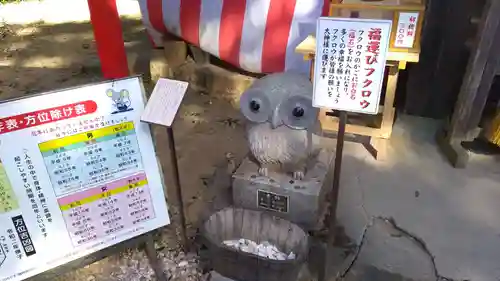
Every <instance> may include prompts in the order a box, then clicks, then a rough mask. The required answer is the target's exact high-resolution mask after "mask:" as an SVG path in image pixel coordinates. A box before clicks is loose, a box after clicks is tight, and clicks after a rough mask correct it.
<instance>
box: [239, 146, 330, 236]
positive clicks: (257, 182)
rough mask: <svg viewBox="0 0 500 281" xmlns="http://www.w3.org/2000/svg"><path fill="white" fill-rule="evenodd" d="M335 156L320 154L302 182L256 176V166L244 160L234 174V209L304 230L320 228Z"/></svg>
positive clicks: (286, 177)
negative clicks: (270, 216)
mask: <svg viewBox="0 0 500 281" xmlns="http://www.w3.org/2000/svg"><path fill="white" fill-rule="evenodd" d="M333 158H334V152H332V151H329V150H326V149H324V150H322V151H321V152H320V153H319V155H318V157H317V159H315V161H313V163H311V165H310V168H309V169H308V171H307V173H306V175H305V178H304V179H303V180H299V181H297V180H294V179H293V177H292V175H291V174H285V173H281V172H274V171H269V175H268V176H267V177H263V176H259V174H258V172H257V170H258V166H257V164H256V163H254V162H253V161H251V160H250V159H248V158H246V159H244V160H243V162H242V164H241V166H240V167H239V168H238V169H237V170H236V172H235V173H234V174H233V202H234V205H235V206H236V207H241V208H246V209H253V210H261V211H262V210H264V211H267V212H270V213H272V214H273V215H275V216H279V217H282V218H285V219H287V220H289V221H291V222H294V223H296V224H298V225H300V226H301V227H303V228H304V229H306V230H317V229H319V228H321V226H322V221H323V219H324V214H325V207H326V201H327V195H328V193H329V191H330V190H331V187H332V169H331V166H332V165H333V163H332V162H333Z"/></svg>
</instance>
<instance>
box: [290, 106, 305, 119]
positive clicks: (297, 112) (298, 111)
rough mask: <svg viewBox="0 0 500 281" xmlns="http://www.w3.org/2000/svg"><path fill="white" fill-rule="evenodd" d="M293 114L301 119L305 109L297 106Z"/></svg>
mask: <svg viewBox="0 0 500 281" xmlns="http://www.w3.org/2000/svg"><path fill="white" fill-rule="evenodd" d="M292 114H293V116H295V117H297V118H300V117H302V116H304V109H303V108H302V107H300V106H297V107H295V108H294V109H293V111H292Z"/></svg>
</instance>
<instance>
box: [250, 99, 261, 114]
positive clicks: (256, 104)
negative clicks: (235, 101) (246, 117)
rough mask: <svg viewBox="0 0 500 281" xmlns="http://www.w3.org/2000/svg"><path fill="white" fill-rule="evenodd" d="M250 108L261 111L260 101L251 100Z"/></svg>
mask: <svg viewBox="0 0 500 281" xmlns="http://www.w3.org/2000/svg"><path fill="white" fill-rule="evenodd" d="M250 110H251V111H252V112H259V110H260V104H259V102H258V101H255V100H253V101H251V102H250Z"/></svg>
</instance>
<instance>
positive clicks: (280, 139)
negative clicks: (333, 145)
mask: <svg viewBox="0 0 500 281" xmlns="http://www.w3.org/2000/svg"><path fill="white" fill-rule="evenodd" d="M312 93H313V86H312V83H311V82H310V81H309V79H308V77H307V76H303V75H299V74H292V73H277V74H271V75H268V76H265V77H264V78H261V79H259V80H257V81H255V82H254V84H253V85H252V86H251V87H250V88H249V89H248V90H246V91H245V92H244V93H243V95H242V96H241V99H240V109H241V112H242V113H243V115H244V116H245V118H246V119H248V121H249V122H248V123H249V124H248V127H247V140H248V144H249V147H250V152H251V154H252V156H253V158H254V160H255V161H256V162H257V164H258V165H259V171H258V172H259V174H260V175H261V176H267V175H268V169H269V168H272V167H276V166H278V167H279V168H280V170H281V171H285V172H290V173H292V174H293V177H294V179H296V180H301V179H303V178H304V176H305V173H306V169H307V165H308V162H309V160H310V159H311V157H314V156H315V155H317V153H318V152H319V148H320V146H319V141H320V137H319V133H320V130H321V129H320V125H319V122H318V121H317V115H318V109H317V108H314V107H313V106H312Z"/></svg>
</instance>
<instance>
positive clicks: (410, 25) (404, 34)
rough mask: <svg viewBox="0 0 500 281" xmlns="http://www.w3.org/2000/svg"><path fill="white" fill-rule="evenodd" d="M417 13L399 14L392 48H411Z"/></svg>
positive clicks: (414, 34) (414, 35) (415, 29)
mask: <svg viewBox="0 0 500 281" xmlns="http://www.w3.org/2000/svg"><path fill="white" fill-rule="evenodd" d="M417 23H418V13H399V20H398V27H397V31H396V38H395V40H396V41H395V42H394V47H397V48H412V47H413V43H414V42H415V37H416V35H417Z"/></svg>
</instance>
